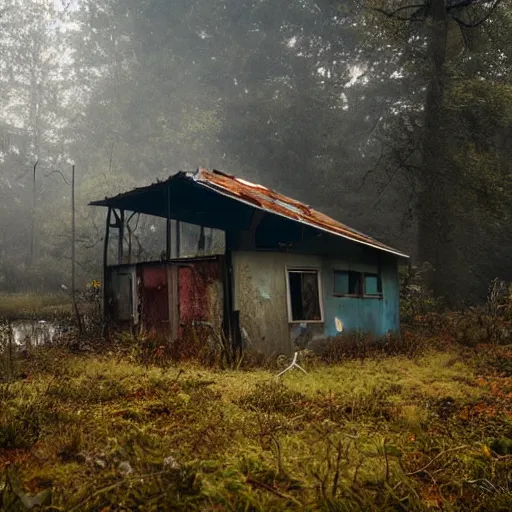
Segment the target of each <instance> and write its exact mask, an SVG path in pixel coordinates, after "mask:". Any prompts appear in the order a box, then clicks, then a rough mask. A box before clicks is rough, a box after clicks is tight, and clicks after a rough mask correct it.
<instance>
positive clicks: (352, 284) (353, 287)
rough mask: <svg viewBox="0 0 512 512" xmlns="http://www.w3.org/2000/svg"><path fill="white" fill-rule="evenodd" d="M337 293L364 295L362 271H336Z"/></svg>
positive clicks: (335, 287)
mask: <svg viewBox="0 0 512 512" xmlns="http://www.w3.org/2000/svg"><path fill="white" fill-rule="evenodd" d="M334 294H335V295H362V289H361V273H360V272H354V271H351V270H348V271H338V270H335V271H334Z"/></svg>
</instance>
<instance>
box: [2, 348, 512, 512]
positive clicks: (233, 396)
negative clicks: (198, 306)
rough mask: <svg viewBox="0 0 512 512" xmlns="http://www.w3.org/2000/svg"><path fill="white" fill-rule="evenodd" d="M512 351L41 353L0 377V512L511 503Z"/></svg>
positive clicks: (485, 507) (499, 506)
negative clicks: (309, 356) (270, 359)
mask: <svg viewBox="0 0 512 512" xmlns="http://www.w3.org/2000/svg"><path fill="white" fill-rule="evenodd" d="M482 354H485V357H483V356H482ZM511 359H512V354H511V353H510V351H507V350H506V348H504V347H494V346H492V347H486V348H485V350H480V351H479V352H475V351H474V350H468V349H458V348H456V347H455V346H452V347H451V349H449V350H444V351H427V350H423V351H422V352H421V353H418V354H415V356H414V357H412V358H411V357H406V356H405V355H396V356H387V357H384V356H379V357H366V358H365V359H361V358H353V359H347V360H346V361H345V362H344V363H343V364H330V365H326V364H324V363H322V362H321V361H319V360H315V361H312V362H311V364H309V363H308V362H306V363H304V364H305V365H306V368H307V370H308V374H307V375H304V374H302V373H300V372H290V373H287V374H286V375H285V376H284V377H282V378H280V379H276V377H275V373H276V372H272V371H268V370H261V369H260V370H257V369H254V370H251V371H241V370H232V369H231V370H219V369H214V368H211V369H208V368H206V367H204V366H199V365H197V364H184V363H182V364H179V365H177V364H175V363H172V362H169V363H168V364H166V365H165V366H160V367H158V366H155V365H153V364H150V363H149V362H147V361H146V362H144V364H141V362H138V361H137V360H136V358H133V357H130V354H129V353H128V354H126V353H125V352H120V353H115V354H114V353H113V354H104V355H92V354H89V355H77V354H71V353H69V352H66V351H63V350H59V349H56V348H53V349H49V350H47V351H45V350H42V351H39V352H38V353H36V354H35V355H33V356H32V357H30V358H27V359H26V360H23V361H20V362H19V364H20V365H21V367H22V370H23V371H22V372H21V374H23V378H19V379H18V380H16V381H12V382H9V383H4V384H1V385H0V410H1V411H2V414H1V415H0V509H2V510H29V509H36V508H37V507H39V508H38V509H40V510H71V511H96V510H103V511H107V510H112V511H113V510H148V511H152V510H155V511H156V510H211V511H213V510H253V511H263V510H265V511H267V510H319V511H337V510H343V511H345V510H354V511H356V510H365V511H373V510H375V511H377V510H379V511H380V510H384V511H386V510H388V511H396V510H417V511H424V510H436V509H438V510H441V509H443V510H453V511H462V510H464V511H465V510H468V511H469V510H471V511H473V510H477V511H491V510H492V511H499V510H503V511H504V510H510V509H511V508H512V494H511V488H512V481H511V479H510V475H511V474H512V421H511V417H512V412H511V410H510V403H511V400H510V397H512V378H511V377H510V375H509V374H508V373H507V368H508V366H507V365H508V364H509V363H506V361H510V360H511ZM21 374H20V375H21Z"/></svg>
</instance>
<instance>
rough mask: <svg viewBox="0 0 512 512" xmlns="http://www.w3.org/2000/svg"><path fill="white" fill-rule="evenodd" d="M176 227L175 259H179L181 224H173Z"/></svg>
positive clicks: (177, 222) (178, 222)
mask: <svg viewBox="0 0 512 512" xmlns="http://www.w3.org/2000/svg"><path fill="white" fill-rule="evenodd" d="M175 225H176V242H175V243H176V258H179V257H180V252H181V248H180V245H181V223H180V221H179V220H177V221H176V223H175Z"/></svg>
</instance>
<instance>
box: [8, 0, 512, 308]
mask: <svg viewBox="0 0 512 512" xmlns="http://www.w3.org/2000/svg"><path fill="white" fill-rule="evenodd" d="M433 3H434V4H435V3H436V2H433ZM437 3H439V2H437ZM462 3H464V4H465V5H464V6H462V5H460V6H456V5H455V2H454V1H452V0H450V1H445V2H444V6H445V13H446V20H445V22H443V23H445V25H444V26H445V28H446V27H447V28H446V30H445V32H444V36H446V37H444V36H442V35H441V36H439V34H438V33H436V32H435V31H433V30H431V29H430V28H429V27H430V25H429V22H430V21H431V20H432V19H433V16H434V14H433V13H432V12H430V11H429V10H428V9H429V8H430V7H428V5H429V4H430V3H429V2H425V7H424V8H423V10H421V9H422V8H421V7H418V6H416V7H415V8H414V9H413V8H408V9H405V7H406V6H407V5H408V4H407V3H406V2H399V1H396V0H389V1H387V0H367V1H363V0H338V1H335V0H317V1H313V0H297V1H291V0H273V1H267V0H263V1H262V0H258V1H256V0H254V1H253V0H222V1H221V0H196V1H192V2H191V1H190V0H187V1H185V0H101V1H99V0H74V1H67V0H62V1H59V0H0V100H1V101H0V291H4V292H16V291H24V290H48V291H51V290H55V289H60V287H61V285H62V284H69V280H70V266H71V264H70V258H71V210H70V200H71V188H70V185H69V184H70V179H71V166H72V165H75V168H76V215H77V272H78V281H79V283H80V285H81V286H82V285H84V283H86V282H87V281H90V280H92V279H101V256H102V249H101V247H102V238H103V236H104V233H103V230H104V215H105V211H104V210H103V209H101V208H93V207H90V206H88V202H89V201H91V200H95V199H101V198H103V197H105V196H110V195H112V194H115V193H118V192H121V191H125V190H129V189H131V188H133V187H135V186H141V185H145V184H149V183H152V182H155V181H156V180H157V179H165V178H167V177H168V176H169V175H170V174H173V173H175V172H177V171H179V170H187V171H193V170H195V169H197V168H198V167H206V168H211V169H212V168H214V169H221V170H223V171H225V172H227V173H230V174H234V175H237V176H240V177H243V178H245V179H248V180H250V181H253V182H258V183H261V184H263V185H266V186H269V187H273V188H276V189H277V190H279V191H280V192H283V193H284V194H287V195H290V196H292V197H294V198H296V199H299V200H301V201H304V202H306V203H307V204H310V205H311V206H313V207H315V208H316V209H319V210H321V211H323V212H325V213H327V214H328V215H331V216H332V217H334V218H336V219H338V220H341V221H342V222H345V223H346V224H348V225H350V226H352V227H354V228H356V229H358V230H360V231H363V232H365V233H368V234H370V235H371V236H373V237H375V238H377V239H378V240H381V241H383V242H386V243H388V244H390V245H392V246H395V247H397V248H398V249H400V250H401V251H403V252H406V253H409V254H411V255H412V257H413V262H414V264H417V265H421V264H423V263H424V262H425V261H428V262H429V263H430V264H431V266H433V267H434V269H435V272H436V276H437V277H436V278H435V279H433V281H432V282H433V284H432V287H433V289H434V292H435V293H436V294H438V295H439V294H441V295H451V296H452V297H457V299H461V300H464V301H469V302H475V301H478V300H479V299H480V298H481V297H482V296H483V295H484V294H485V291H486V289H487V286H488V283H489V281H490V280H491V279H492V278H494V277H496V276H498V277H500V278H503V279H509V280H510V279H512V266H511V265H510V262H509V257H508V253H509V251H510V249H512V240H511V235H510V227H509V226H510V223H509V221H510V218H511V213H512V206H511V202H510V198H511V197H512V195H511V188H512V185H511V181H512V180H511V174H510V165H509V161H510V156H511V155H510V152H511V148H510V144H508V142H507V141H508V140H509V137H510V135H511V134H512V101H511V100H512V87H511V79H512V67H511V64H512V62H511V57H512V55H511V52H512V48H511V47H510V45H509V43H508V38H509V34H510V29H511V27H510V25H511V20H512V16H511V15H512V11H511V7H510V4H509V3H508V2H496V5H494V3H493V2H485V3H481V2H478V1H476V0H475V1H474V2H462ZM462 3H461V4H462ZM420 4H421V2H420ZM498 4H499V5H498ZM438 36H439V37H438ZM443 37H444V38H443ZM441 40H442V41H444V43H443V44H444V46H443V48H442V50H441V52H440V53H439V52H438V54H437V55H439V54H441V53H442V56H443V62H442V63H441V65H440V66H438V67H436V66H437V61H436V53H435V52H436V44H437V43H436V41H437V42H439V41H441ZM437 46H439V45H437ZM440 70H441V71H440ZM440 76H442V84H441V85H439V84H440V83H441V79H440ZM56 170H58V171H59V172H54V171H56ZM163 232H164V227H163V226H162V223H161V222H160V221H159V220H152V219H150V218H144V219H141V220H140V222H139V223H138V225H137V236H138V237H139V238H140V240H141V241H142V242H143V243H144V244H147V251H146V253H145V256H144V257H146V258H150V257H155V255H156V256H158V254H159V253H160V251H161V250H162V249H163V248H164V247H162V244H163V243H164V242H162V240H164V238H163ZM191 236H192V235H191ZM194 236H195V235H194ZM190 243H191V244H192V245H193V244H194V243H195V242H193V241H192V242H190Z"/></svg>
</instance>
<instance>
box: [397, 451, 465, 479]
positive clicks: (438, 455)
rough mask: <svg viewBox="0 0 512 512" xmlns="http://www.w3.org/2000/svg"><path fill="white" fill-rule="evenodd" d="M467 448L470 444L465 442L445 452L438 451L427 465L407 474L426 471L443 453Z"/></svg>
mask: <svg viewBox="0 0 512 512" xmlns="http://www.w3.org/2000/svg"><path fill="white" fill-rule="evenodd" d="M466 448H469V445H467V444H465V445H462V446H457V447H456V448H450V449H449V450H445V451H444V452H440V453H438V454H437V455H436V456H435V457H434V458H433V459H432V460H431V461H430V462H429V463H428V464H427V465H426V466H423V467H422V468H420V469H417V470H416V471H412V472H410V473H406V475H407V476H412V475H417V474H418V473H422V472H423V471H425V470H426V469H427V468H428V467H430V466H431V465H432V464H433V463H434V462H435V461H436V460H437V459H439V458H441V457H442V456H443V455H446V454H447V453H450V452H456V451H459V450H465V449H466Z"/></svg>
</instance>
